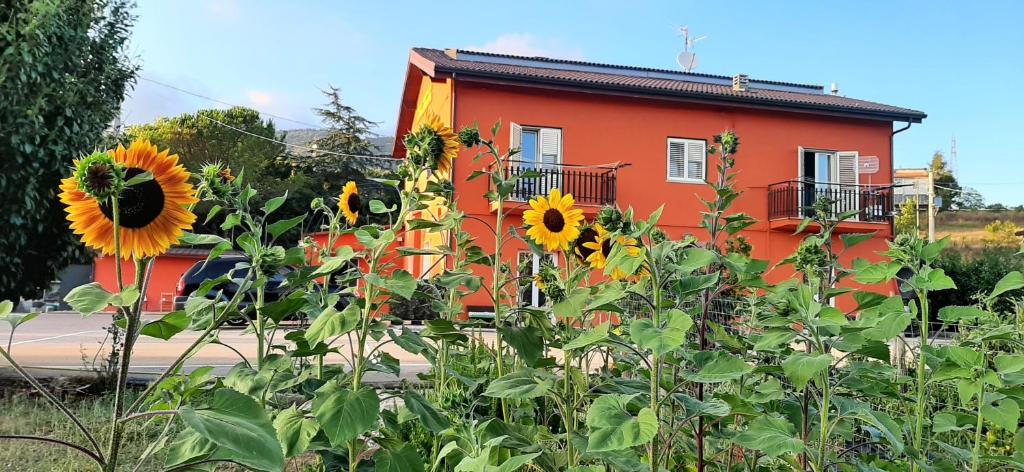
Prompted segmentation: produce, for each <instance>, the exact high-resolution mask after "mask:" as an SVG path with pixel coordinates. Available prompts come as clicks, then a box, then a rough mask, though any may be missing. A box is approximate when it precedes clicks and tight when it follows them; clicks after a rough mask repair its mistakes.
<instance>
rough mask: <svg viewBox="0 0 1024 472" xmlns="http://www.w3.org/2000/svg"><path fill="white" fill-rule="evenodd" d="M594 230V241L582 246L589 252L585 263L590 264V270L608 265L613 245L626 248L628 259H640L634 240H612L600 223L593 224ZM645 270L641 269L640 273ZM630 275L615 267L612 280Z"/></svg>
mask: <svg viewBox="0 0 1024 472" xmlns="http://www.w3.org/2000/svg"><path fill="white" fill-rule="evenodd" d="M594 230H595V231H596V232H597V237H596V238H595V240H594V241H590V242H585V243H583V245H582V248H583V249H584V250H587V251H589V254H588V255H587V258H586V261H587V262H588V263H590V268H592V269H595V270H603V269H604V268H605V267H606V266H607V265H608V256H610V255H611V253H612V248H613V247H614V246H615V245H620V246H623V247H625V248H626V254H627V255H628V256H629V257H640V246H639V244H638V243H637V240H636V239H635V238H631V237H629V236H619V237H617V238H614V240H613V237H612V236H613V235H612V234H611V233H610V232H608V230H606V229H604V226H602V225H601V224H600V223H595V224H594ZM644 270H646V269H641V273H642V272H643V271H644ZM630 275H631V274H627V273H625V272H623V271H622V269H620V268H618V267H616V268H615V269H613V270H612V273H611V278H612V280H622V279H625V278H627V277H629V276H630Z"/></svg>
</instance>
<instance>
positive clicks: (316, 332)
mask: <svg viewBox="0 0 1024 472" xmlns="http://www.w3.org/2000/svg"><path fill="white" fill-rule="evenodd" d="M359 317H360V314H359V305H356V304H355V303H349V304H348V305H347V306H345V309H344V310H342V311H338V310H337V309H335V308H334V307H328V308H327V309H326V310H324V311H323V312H321V313H320V314H319V315H318V316H317V317H316V319H315V320H313V323H312V324H310V325H309V329H307V330H306V340H308V341H309V343H310V344H312V345H316V344H317V343H320V342H327V341H329V340H331V339H333V338H335V337H336V336H341V335H342V334H345V333H347V332H349V331H352V330H353V329H355V328H356V326H359Z"/></svg>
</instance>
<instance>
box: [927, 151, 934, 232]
mask: <svg viewBox="0 0 1024 472" xmlns="http://www.w3.org/2000/svg"><path fill="white" fill-rule="evenodd" d="M928 242H930V243H933V242H935V169H932V168H929V169H928Z"/></svg>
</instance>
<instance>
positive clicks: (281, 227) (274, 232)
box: [267, 215, 306, 239]
mask: <svg viewBox="0 0 1024 472" xmlns="http://www.w3.org/2000/svg"><path fill="white" fill-rule="evenodd" d="M305 218H306V215H299V216H296V217H294V218H288V219H287V220H281V221H275V222H273V223H270V224H269V225H267V234H269V235H270V237H271V239H277V237H278V236H281V235H282V234H284V233H287V232H288V231H289V230H290V229H292V228H294V227H296V226H298V225H299V224H300V223H302V220H304V219H305Z"/></svg>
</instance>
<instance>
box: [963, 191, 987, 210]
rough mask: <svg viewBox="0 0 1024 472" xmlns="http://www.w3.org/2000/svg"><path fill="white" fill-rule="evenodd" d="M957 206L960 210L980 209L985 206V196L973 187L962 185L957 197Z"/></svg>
mask: <svg viewBox="0 0 1024 472" xmlns="http://www.w3.org/2000/svg"><path fill="white" fill-rule="evenodd" d="M957 207H958V208H959V209H961V210H980V209H982V208H985V197H984V196H982V195H981V193H979V192H978V191H977V190H974V189H973V188H970V187H962V188H961V191H960V195H959V196H958V197H957Z"/></svg>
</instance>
